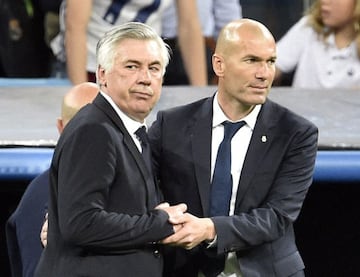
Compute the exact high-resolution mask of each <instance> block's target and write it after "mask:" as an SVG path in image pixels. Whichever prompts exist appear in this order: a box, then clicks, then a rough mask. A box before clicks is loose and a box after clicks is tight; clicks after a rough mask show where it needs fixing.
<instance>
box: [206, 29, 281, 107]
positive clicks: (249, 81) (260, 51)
mask: <svg viewBox="0 0 360 277" xmlns="http://www.w3.org/2000/svg"><path fill="white" fill-rule="evenodd" d="M241 37H242V38H241V39H240V40H238V41H234V42H231V45H230V46H229V47H228V49H227V51H226V52H225V54H224V55H221V56H219V58H217V57H216V54H215V55H214V58H213V62H214V68H218V69H219V70H218V71H217V72H218V74H219V75H218V76H219V77H220V78H219V80H220V82H219V84H220V87H222V89H221V90H222V91H223V95H224V96H225V98H226V99H227V101H228V102H229V101H231V102H237V103H239V104H240V105H243V106H253V105H257V104H262V103H264V102H265V100H266V97H267V95H268V93H269V90H270V88H271V85H272V82H273V80H274V76H275V59H276V45H275V41H274V39H273V38H272V37H263V36H256V35H251V34H249V35H242V36H241ZM215 72H216V71H215ZM219 89H220V88H219Z"/></svg>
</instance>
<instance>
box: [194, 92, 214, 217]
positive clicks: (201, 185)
mask: <svg viewBox="0 0 360 277" xmlns="http://www.w3.org/2000/svg"><path fill="white" fill-rule="evenodd" d="M212 102H213V97H211V98H208V99H207V100H205V102H204V104H203V105H202V107H201V109H199V111H198V112H197V113H195V114H194V116H193V122H192V123H191V124H192V126H191V127H190V128H191V130H190V136H191V143H192V155H193V157H192V158H193V161H194V166H195V175H196V180H197V184H198V189H199V194H200V199H201V205H202V208H203V212H204V215H206V214H207V213H208V209H209V199H210V198H209V197H210V175H211V170H210V168H211V164H210V163H211V134H212Z"/></svg>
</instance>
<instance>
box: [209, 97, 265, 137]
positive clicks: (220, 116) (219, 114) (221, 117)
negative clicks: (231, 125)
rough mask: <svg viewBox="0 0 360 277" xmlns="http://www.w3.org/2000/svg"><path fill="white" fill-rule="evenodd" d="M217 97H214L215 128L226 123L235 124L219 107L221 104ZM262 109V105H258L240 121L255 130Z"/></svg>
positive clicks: (213, 125)
mask: <svg viewBox="0 0 360 277" xmlns="http://www.w3.org/2000/svg"><path fill="white" fill-rule="evenodd" d="M217 95H218V93H216V95H215V97H214V102H213V122H212V127H213V128H214V127H216V126H218V125H220V124H222V123H223V122H224V121H231V122H233V121H232V120H230V119H229V118H228V117H227V116H226V115H225V114H224V112H223V111H222V109H221V108H220V105H219V102H218V99H217ZM260 109H261V105H260V104H259V105H256V106H255V108H254V109H253V110H252V111H251V112H250V113H249V114H248V115H247V116H245V117H244V118H242V119H240V120H238V121H245V122H246V124H247V125H248V126H249V127H250V128H251V130H254V127H255V123H256V119H257V117H258V114H259V112H260ZM238 121H237V122H238Z"/></svg>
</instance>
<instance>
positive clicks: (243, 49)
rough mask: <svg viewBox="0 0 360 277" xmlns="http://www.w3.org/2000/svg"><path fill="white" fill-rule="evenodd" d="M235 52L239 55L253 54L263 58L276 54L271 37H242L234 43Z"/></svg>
mask: <svg viewBox="0 0 360 277" xmlns="http://www.w3.org/2000/svg"><path fill="white" fill-rule="evenodd" d="M233 47H236V48H237V49H238V50H237V51H234V52H237V53H238V54H239V55H241V56H255V57H261V58H264V59H267V58H272V57H275V56H276V44H275V42H274V41H273V40H272V39H266V38H249V39H242V40H240V41H239V42H238V43H235V45H234V46H233Z"/></svg>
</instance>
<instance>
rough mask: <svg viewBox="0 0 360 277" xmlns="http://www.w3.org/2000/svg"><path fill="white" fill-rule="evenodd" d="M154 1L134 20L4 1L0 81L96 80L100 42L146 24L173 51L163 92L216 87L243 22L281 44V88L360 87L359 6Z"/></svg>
mask: <svg viewBox="0 0 360 277" xmlns="http://www.w3.org/2000/svg"><path fill="white" fill-rule="evenodd" d="M134 2H135V1H134ZM150 2H151V3H152V1H149V2H147V1H144V4H143V7H137V8H138V11H139V13H138V14H137V15H134V14H133V13H131V10H133V9H134V7H131V8H129V9H127V6H130V5H131V1H127V4H126V5H125V4H122V1H111V0H107V1H99V0H86V1H82V2H81V5H80V4H78V3H77V1H74V0H67V1H65V0H63V1H61V0H51V1H49V0H47V1H45V0H24V1H20V0H0V11H1V14H2V16H1V19H0V37H1V39H0V77H9V78H12V77H15V78H39V77H41V78H47V77H53V78H68V79H69V80H70V81H71V82H72V83H73V84H78V83H81V82H85V81H95V74H94V72H95V67H96V62H95V60H94V57H95V48H96V46H95V42H96V41H97V40H98V37H99V36H101V35H102V34H103V32H105V31H106V30H108V29H109V28H111V27H112V26H114V25H116V24H120V23H123V22H126V21H141V22H144V23H147V24H149V25H151V26H152V27H154V28H155V29H156V30H157V31H158V32H159V33H161V35H162V37H163V38H164V40H165V41H166V42H167V43H168V44H169V45H170V47H171V48H172V57H171V61H170V64H169V66H168V68H167V73H166V75H165V79H164V85H195V86H204V85H213V84H216V77H215V75H214V73H213V69H212V64H211V56H212V53H213V50H214V45H215V40H216V37H217V34H218V33H219V30H220V29H221V28H222V26H224V25H225V24H226V23H228V22H230V21H231V20H234V19H237V18H243V17H244V18H252V19H256V20H258V21H260V22H262V23H264V24H265V25H266V26H267V27H268V28H269V30H270V31H271V32H272V33H273V35H274V37H275V39H276V40H277V62H276V66H277V74H276V78H275V81H274V85H275V86H293V87H299V88H335V87H345V88H358V87H360V84H359V83H360V62H359V56H360V30H359V29H360V27H359V24H360V1H358V0H344V1H342V0H335V1H329V0H298V1H292V0H270V1H269V0H228V1H221V0H198V1H192V0H189V1H188V0H186V1H177V0H162V1H159V3H160V4H158V6H156V5H154V4H151V3H150ZM193 2H196V4H194V3H193ZM129 3H130V4H129ZM154 3H155V2H154ZM192 5H194V6H192ZM194 7H195V8H194ZM145 8H146V13H144V10H145ZM192 12H196V14H197V15H198V18H196V16H194V15H193V14H192ZM74 15H76V16H74ZM199 24H200V28H201V30H199V26H198V25H199ZM200 36H202V38H203V40H200ZM66 38H67V39H66ZM19 65H21V66H19Z"/></svg>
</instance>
